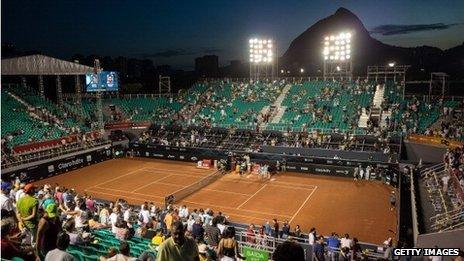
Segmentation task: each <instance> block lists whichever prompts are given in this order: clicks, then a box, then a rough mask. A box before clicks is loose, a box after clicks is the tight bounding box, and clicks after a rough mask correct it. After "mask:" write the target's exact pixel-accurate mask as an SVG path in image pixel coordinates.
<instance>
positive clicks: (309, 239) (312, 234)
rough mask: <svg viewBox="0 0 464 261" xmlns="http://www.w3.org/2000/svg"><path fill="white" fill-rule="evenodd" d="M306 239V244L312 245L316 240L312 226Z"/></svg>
mask: <svg viewBox="0 0 464 261" xmlns="http://www.w3.org/2000/svg"><path fill="white" fill-rule="evenodd" d="M308 241H309V242H308V244H310V245H314V242H315V241H316V229H315V228H314V227H313V228H311V229H310V230H309V234H308Z"/></svg>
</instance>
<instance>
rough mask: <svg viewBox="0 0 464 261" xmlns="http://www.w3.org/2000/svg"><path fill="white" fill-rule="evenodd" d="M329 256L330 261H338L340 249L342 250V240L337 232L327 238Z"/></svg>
mask: <svg viewBox="0 0 464 261" xmlns="http://www.w3.org/2000/svg"><path fill="white" fill-rule="evenodd" d="M327 246H328V248H329V249H328V254H329V258H330V260H337V255H338V252H337V251H338V249H339V248H340V239H338V235H337V234H336V233H335V232H332V235H331V236H330V237H329V238H327Z"/></svg>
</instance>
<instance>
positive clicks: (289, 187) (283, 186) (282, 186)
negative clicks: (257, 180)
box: [267, 184, 314, 190]
mask: <svg viewBox="0 0 464 261" xmlns="http://www.w3.org/2000/svg"><path fill="white" fill-rule="evenodd" d="M267 185H268V186H272V187H281V188H288V189H303V190H314V188H302V187H294V186H293V187H292V186H287V185H277V184H267Z"/></svg>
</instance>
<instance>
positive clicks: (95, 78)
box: [85, 71, 119, 92]
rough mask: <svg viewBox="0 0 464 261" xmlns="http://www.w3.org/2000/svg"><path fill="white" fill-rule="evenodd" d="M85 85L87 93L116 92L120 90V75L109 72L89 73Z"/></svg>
mask: <svg viewBox="0 0 464 261" xmlns="http://www.w3.org/2000/svg"><path fill="white" fill-rule="evenodd" d="M85 85H86V89H87V92H106V91H110V92H111V91H113V92H115V91H118V90H119V79H118V74H117V73H116V72H108V71H102V72H100V73H88V74H86V75H85Z"/></svg>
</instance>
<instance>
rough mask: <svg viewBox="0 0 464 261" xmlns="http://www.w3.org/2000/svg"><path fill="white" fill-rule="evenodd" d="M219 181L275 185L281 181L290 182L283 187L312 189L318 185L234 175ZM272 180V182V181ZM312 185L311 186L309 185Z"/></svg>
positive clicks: (281, 182)
mask: <svg viewBox="0 0 464 261" xmlns="http://www.w3.org/2000/svg"><path fill="white" fill-rule="evenodd" d="M218 181H221V182H229V183H230V181H237V182H236V183H241V182H243V183H254V184H262V183H263V182H262V181H264V182H267V184H268V185H273V186H277V185H275V183H279V185H280V184H288V185H280V186H281V187H288V188H295V187H296V188H299V189H310V190H313V189H314V188H315V187H316V186H314V185H306V184H304V185H305V186H308V187H303V186H301V184H299V183H292V182H283V181H269V180H255V181H251V180H245V179H237V178H234V177H227V176H223V178H222V179H219V180H218ZM270 182H272V183H270ZM309 186H311V187H309Z"/></svg>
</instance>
